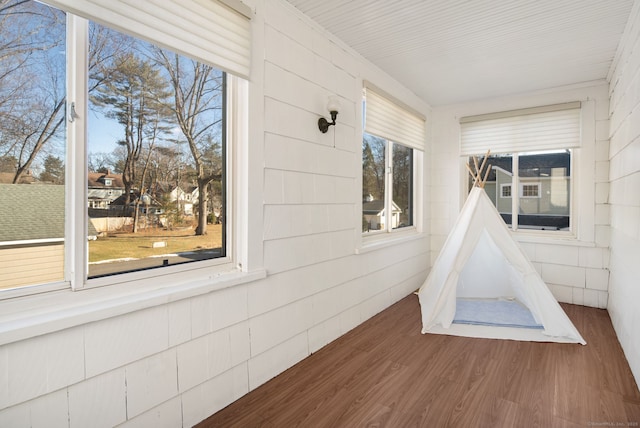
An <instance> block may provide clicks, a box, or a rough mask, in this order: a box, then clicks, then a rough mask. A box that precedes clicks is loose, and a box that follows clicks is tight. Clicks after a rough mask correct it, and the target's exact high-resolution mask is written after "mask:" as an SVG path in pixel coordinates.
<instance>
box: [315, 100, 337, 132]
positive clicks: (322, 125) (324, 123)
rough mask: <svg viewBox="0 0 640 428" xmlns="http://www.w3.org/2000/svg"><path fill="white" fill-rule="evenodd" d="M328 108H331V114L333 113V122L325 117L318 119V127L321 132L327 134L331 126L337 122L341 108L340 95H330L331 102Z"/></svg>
mask: <svg viewBox="0 0 640 428" xmlns="http://www.w3.org/2000/svg"><path fill="white" fill-rule="evenodd" d="M327 110H329V114H330V115H331V122H329V121H328V120H327V119H325V118H324V117H321V118H320V119H318V129H320V132H322V133H323V134H325V133H326V132H327V131H328V130H329V127H330V126H332V125H335V124H336V117H337V116H338V110H340V101H339V100H338V97H336V96H335V95H331V96H330V97H329V102H328V103H327Z"/></svg>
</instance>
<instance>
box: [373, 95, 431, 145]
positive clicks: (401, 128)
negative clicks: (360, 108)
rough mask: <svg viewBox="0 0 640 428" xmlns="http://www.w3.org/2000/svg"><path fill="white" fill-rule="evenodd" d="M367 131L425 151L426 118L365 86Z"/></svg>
mask: <svg viewBox="0 0 640 428" xmlns="http://www.w3.org/2000/svg"><path fill="white" fill-rule="evenodd" d="M365 100H366V102H365V126H364V130H365V132H367V133H369V134H372V135H376V136H378V137H381V138H386V139H387V140H390V141H393V142H396V143H400V144H402V145H405V146H408V147H411V148H413V149H417V150H423V151H424V145H425V138H426V131H425V120H424V118H422V117H420V116H418V115H417V114H414V113H412V112H410V111H409V110H407V109H404V108H402V107H400V106H399V105H398V104H397V103H394V102H393V101H391V100H389V99H388V98H386V97H384V96H383V95H381V94H379V93H377V92H376V91H374V90H372V89H371V88H368V87H367V88H365Z"/></svg>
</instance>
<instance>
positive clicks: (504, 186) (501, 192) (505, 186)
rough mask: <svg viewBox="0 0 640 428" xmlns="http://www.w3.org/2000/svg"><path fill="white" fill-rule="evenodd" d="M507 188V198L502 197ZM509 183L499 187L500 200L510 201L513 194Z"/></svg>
mask: <svg viewBox="0 0 640 428" xmlns="http://www.w3.org/2000/svg"><path fill="white" fill-rule="evenodd" d="M507 187H508V188H509V196H504V190H503V189H505V188H507ZM511 190H512V188H511V183H503V184H501V185H500V198H502V199H510V198H511V195H512V194H513V192H512V191H511Z"/></svg>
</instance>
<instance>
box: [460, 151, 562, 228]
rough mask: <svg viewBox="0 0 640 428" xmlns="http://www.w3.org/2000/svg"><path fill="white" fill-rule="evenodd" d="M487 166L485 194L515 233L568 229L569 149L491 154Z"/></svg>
mask: <svg viewBox="0 0 640 428" xmlns="http://www.w3.org/2000/svg"><path fill="white" fill-rule="evenodd" d="M480 159H481V161H482V160H483V158H482V157H481V158H480ZM470 161H471V160H470ZM487 164H489V165H491V171H490V172H489V175H488V177H487V182H486V184H485V191H486V192H487V195H489V198H490V199H491V200H492V201H493V202H494V205H495V206H496V208H497V209H498V212H499V213H500V215H501V216H502V218H503V219H504V220H505V222H506V223H507V224H508V225H510V226H511V227H512V228H513V229H514V230H515V229H535V230H569V228H570V219H571V197H570V195H571V150H560V151H544V152H532V153H509V154H502V155H491V156H489V159H488V160H487ZM515 168H517V170H518V174H517V176H514V174H513V173H512V171H513V170H514V169H515ZM516 181H517V182H518V183H519V184H517V185H516V184H515V183H516ZM469 185H471V183H469ZM513 189H518V192H517V194H514V193H513ZM514 213H517V214H516V215H515V217H514ZM513 218H515V219H516V221H515V222H514V221H513Z"/></svg>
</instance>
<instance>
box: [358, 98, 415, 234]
mask: <svg viewBox="0 0 640 428" xmlns="http://www.w3.org/2000/svg"><path fill="white" fill-rule="evenodd" d="M364 105H365V131H364V133H363V141H362V232H363V233H365V234H372V233H375V232H391V231H394V230H397V229H402V228H406V227H410V226H414V225H415V217H416V212H415V203H414V200H415V188H416V180H417V177H416V174H415V171H416V169H415V162H416V157H417V154H418V153H420V152H421V150H419V149H421V148H422V147H423V146H424V119H422V118H420V117H418V116H416V115H414V114H413V113H411V112H409V111H407V110H405V109H403V108H401V107H399V106H398V105H396V104H395V103H393V102H391V101H389V100H388V99H387V98H385V97H383V96H381V95H379V94H378V93H377V92H375V91H373V90H371V89H370V88H367V89H366V90H365V104H364ZM390 117H391V118H395V119H396V120H395V121H394V120H385V119H383V118H387V119H388V118H390Z"/></svg>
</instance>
